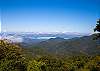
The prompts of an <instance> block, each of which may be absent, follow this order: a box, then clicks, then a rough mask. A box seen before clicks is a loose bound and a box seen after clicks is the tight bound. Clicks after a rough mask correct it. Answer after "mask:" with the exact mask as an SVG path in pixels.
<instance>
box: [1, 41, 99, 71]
mask: <svg viewBox="0 0 100 71" xmlns="http://www.w3.org/2000/svg"><path fill="white" fill-rule="evenodd" d="M98 48H99V47H98ZM41 50H42V49H39V48H34V50H32V51H35V53H37V52H38V51H39V53H37V54H38V55H39V56H35V57H34V58H33V57H32V56H29V55H30V53H28V52H29V51H25V50H24V49H21V48H20V47H19V46H17V45H16V44H13V43H9V42H8V41H6V40H0V71H100V56H99V55H96V56H87V55H79V56H70V57H69V56H66V55H65V56H64V55H62V56H60V55H59V56H57V55H53V54H52V55H48V54H44V53H42V51H41ZM23 51H24V52H23ZM31 54H32V53H31ZM37 54H35V55H37Z"/></svg>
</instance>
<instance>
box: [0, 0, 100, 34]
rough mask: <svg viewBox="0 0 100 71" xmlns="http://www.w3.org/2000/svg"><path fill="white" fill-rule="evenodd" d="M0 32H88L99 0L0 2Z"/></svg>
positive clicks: (97, 14) (93, 24)
mask: <svg viewBox="0 0 100 71" xmlns="http://www.w3.org/2000/svg"><path fill="white" fill-rule="evenodd" d="M0 3H1V4H0V7H1V12H0V13H1V14H0V17H1V31H5V30H6V31H8V32H79V33H91V32H93V28H94V27H95V24H96V20H97V19H98V18H100V9H99V7H100V5H99V3H100V1H99V0H2V1H1V2H0Z"/></svg>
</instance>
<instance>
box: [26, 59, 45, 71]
mask: <svg viewBox="0 0 100 71" xmlns="http://www.w3.org/2000/svg"><path fill="white" fill-rule="evenodd" d="M42 66H45V63H43V62H42V61H39V62H38V61H36V60H32V61H29V63H28V66H27V71H43V70H42V69H41V67H42Z"/></svg>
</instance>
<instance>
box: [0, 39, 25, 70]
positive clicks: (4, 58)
mask: <svg viewBox="0 0 100 71" xmlns="http://www.w3.org/2000/svg"><path fill="white" fill-rule="evenodd" d="M24 61H25V57H24V56H23V55H22V54H21V48H20V47H18V46H17V45H15V44H13V43H9V41H8V40H0V71H25V62H24Z"/></svg>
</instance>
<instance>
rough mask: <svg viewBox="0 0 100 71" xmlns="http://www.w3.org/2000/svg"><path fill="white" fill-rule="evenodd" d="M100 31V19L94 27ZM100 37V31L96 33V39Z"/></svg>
mask: <svg viewBox="0 0 100 71" xmlns="http://www.w3.org/2000/svg"><path fill="white" fill-rule="evenodd" d="M96 31H97V32H100V19H99V20H98V21H97V24H96V27H95V29H94V32H96ZM98 38H100V33H98V34H96V39H98Z"/></svg>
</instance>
